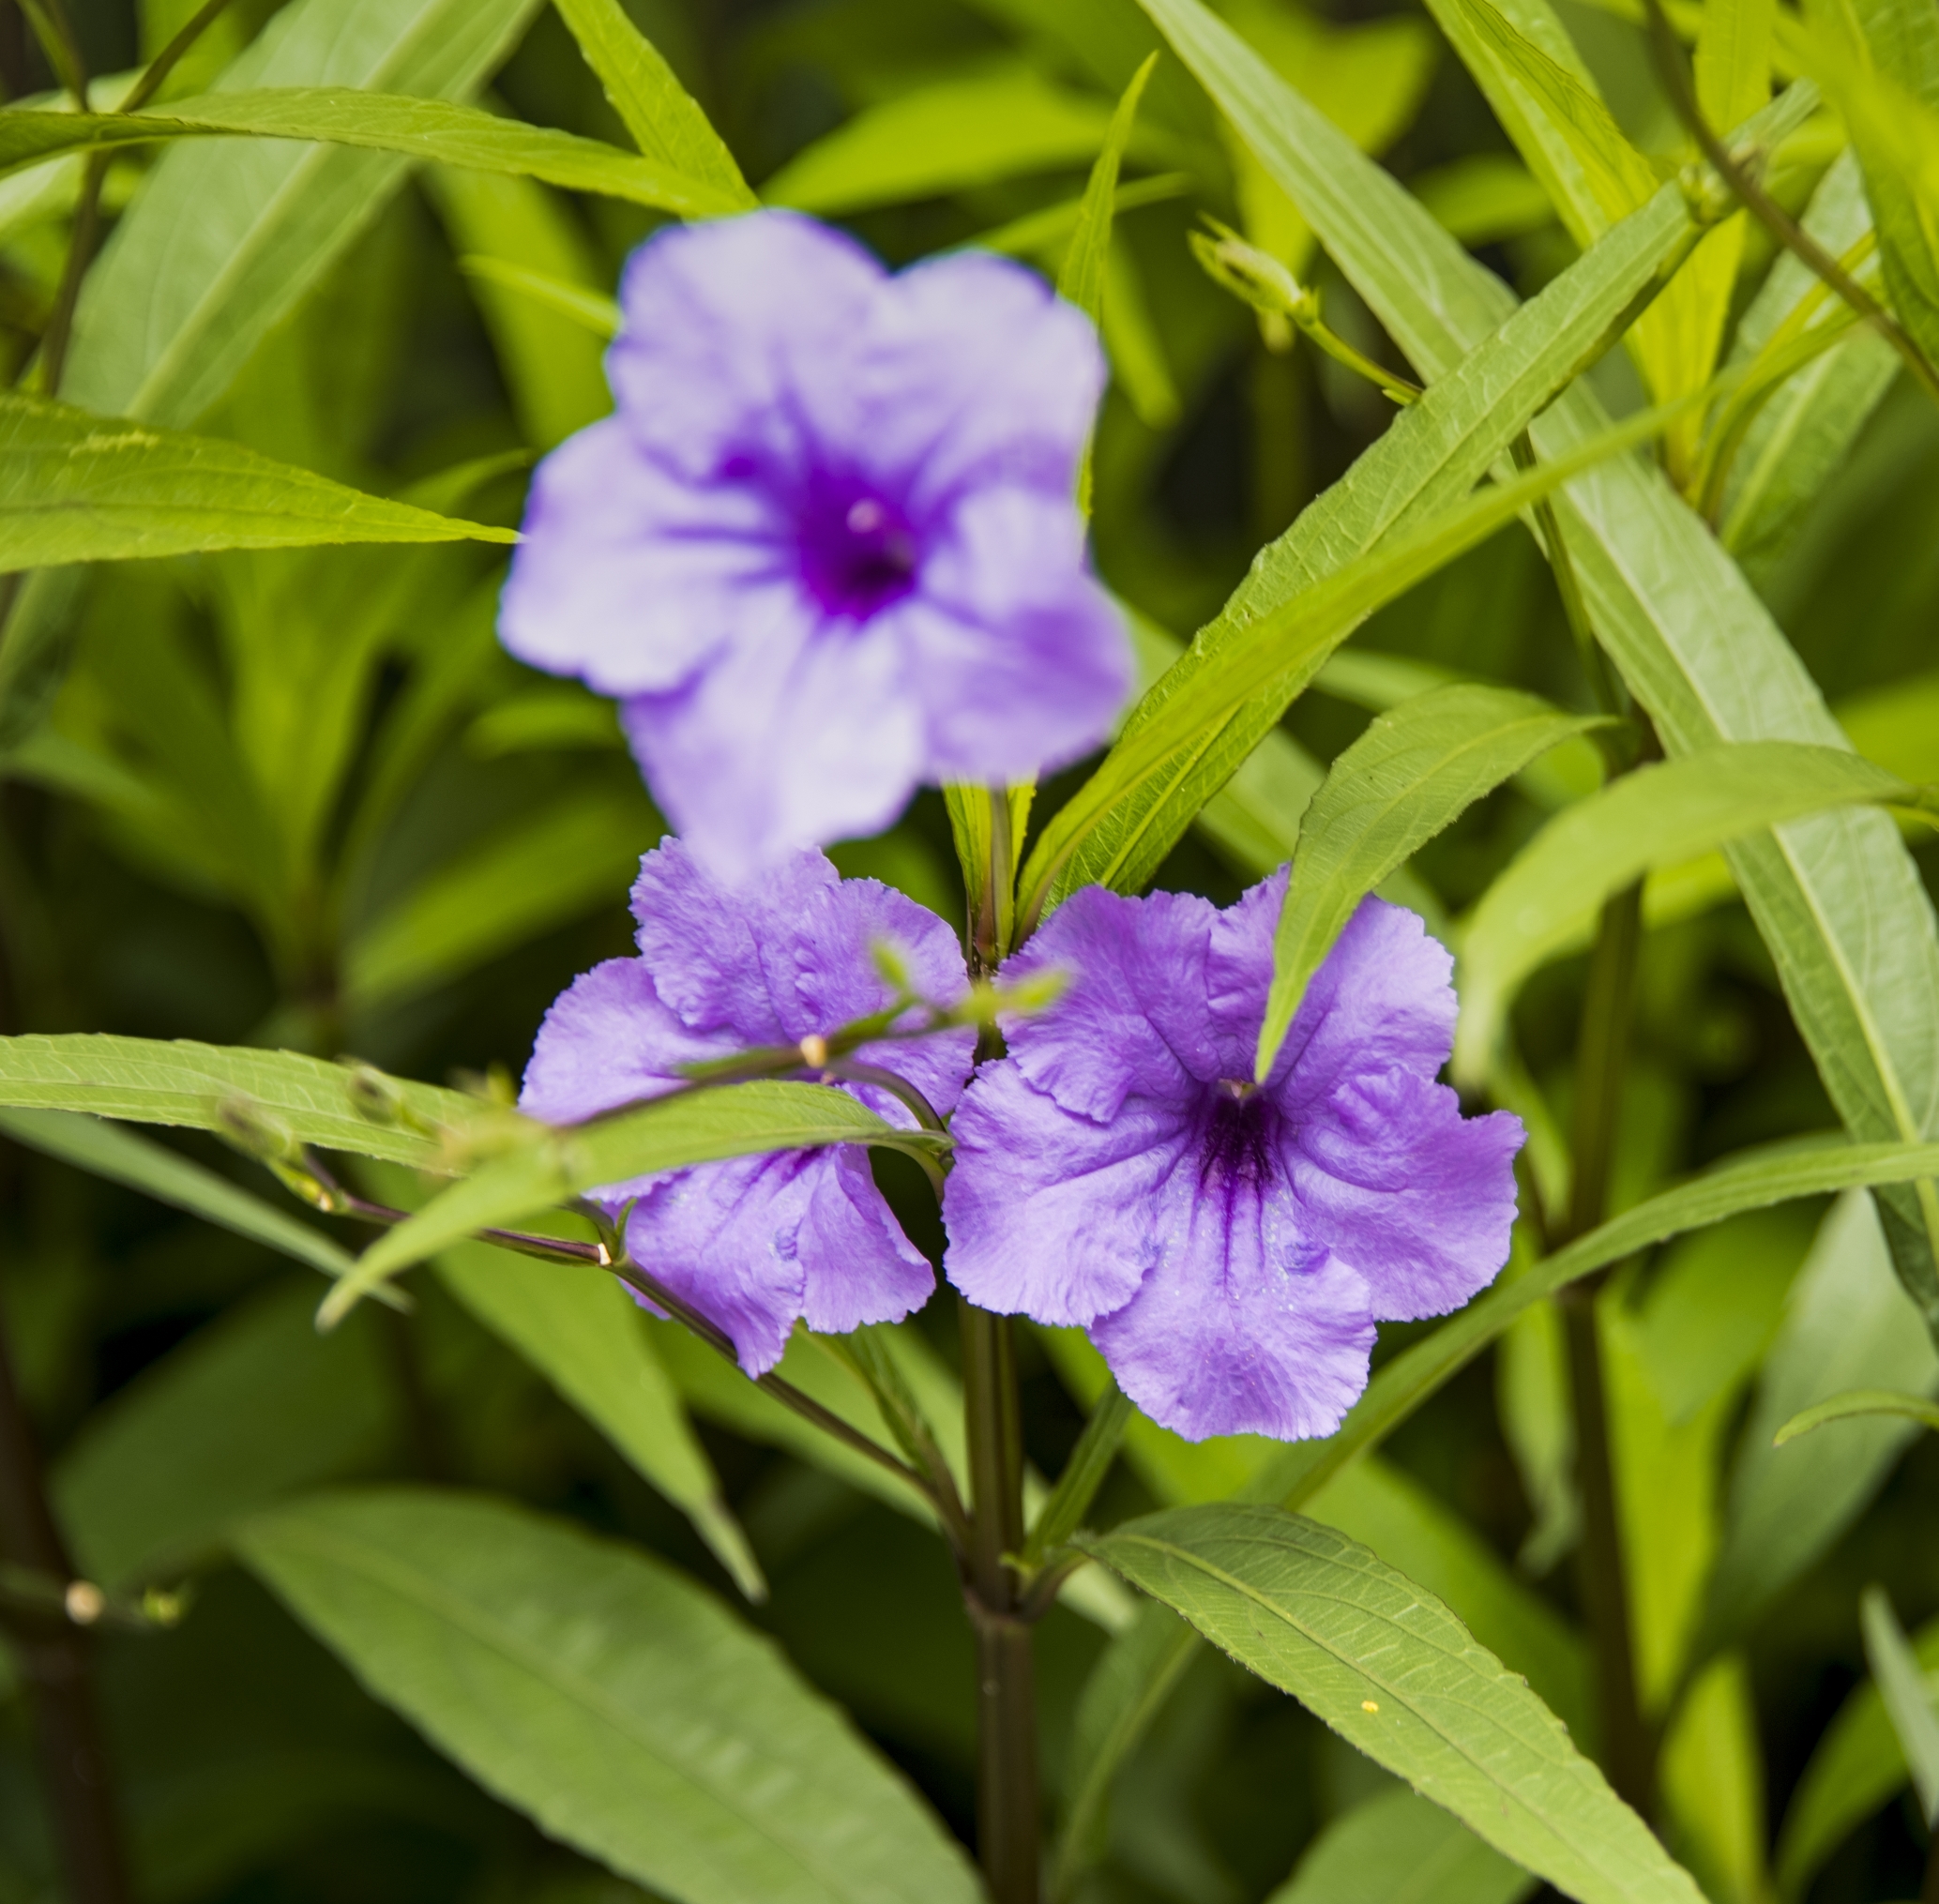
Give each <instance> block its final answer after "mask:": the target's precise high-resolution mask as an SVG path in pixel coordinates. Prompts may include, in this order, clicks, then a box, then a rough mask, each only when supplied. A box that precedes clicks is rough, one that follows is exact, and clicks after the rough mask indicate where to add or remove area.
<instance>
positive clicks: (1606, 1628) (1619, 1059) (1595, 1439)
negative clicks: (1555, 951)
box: [1557, 885, 1656, 1817]
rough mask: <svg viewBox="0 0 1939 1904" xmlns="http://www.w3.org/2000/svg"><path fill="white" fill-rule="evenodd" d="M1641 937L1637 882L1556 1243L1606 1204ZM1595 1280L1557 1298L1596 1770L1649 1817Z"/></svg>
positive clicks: (1608, 946) (1613, 962) (1579, 1088)
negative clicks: (1597, 1735)
mask: <svg viewBox="0 0 1939 1904" xmlns="http://www.w3.org/2000/svg"><path fill="white" fill-rule="evenodd" d="M1642 935H1643V888H1642V887H1641V886H1640V885H1633V886H1630V887H1628V888H1627V889H1626V890H1625V891H1623V892H1621V893H1618V894H1617V895H1616V896H1615V898H1613V899H1611V900H1610V901H1609V903H1608V904H1607V905H1606V906H1604V907H1603V909H1602V922H1601V927H1600V929H1599V930H1598V934H1597V939H1596V950H1595V953H1594V955H1593V957H1592V960H1591V962H1590V967H1589V986H1588V994H1587V997H1586V998H1585V999H1584V1001H1583V1029H1582V1039H1581V1044H1580V1047H1579V1050H1578V1056H1577V1063H1576V1098H1575V1129H1574V1143H1573V1149H1574V1163H1575V1174H1574V1181H1573V1186H1572V1189H1571V1194H1570V1198H1569V1210H1568V1230H1567V1234H1566V1235H1565V1236H1563V1237H1561V1238H1558V1239H1557V1241H1558V1242H1563V1243H1567V1242H1570V1241H1573V1239H1574V1238H1576V1237H1578V1236H1582V1235H1584V1234H1586V1233H1587V1232H1589V1231H1591V1230H1593V1229H1595V1228H1596V1227H1597V1226H1598V1224H1599V1223H1601V1221H1602V1220H1603V1218H1604V1216H1606V1215H1607V1213H1608V1206H1609V1183H1610V1171H1611V1165H1612V1163H1613V1157H1614V1154H1615V1133H1616V1126H1617V1121H1618V1118H1619V1116H1620V1113H1621V1108H1622V1096H1623V1079H1624V1074H1625V1072H1626V1070H1627V1069H1628V1049H1629V1019H1630V1013H1631V1009H1632V1006H1633V1004H1634V999H1635V990H1636V955H1637V950H1638V945H1639V943H1640V941H1641V939H1642ZM1602 1281H1603V1278H1602V1277H1585V1278H1584V1279H1583V1281H1582V1282H1580V1283H1577V1284H1575V1285H1574V1286H1572V1287H1571V1288H1570V1289H1569V1290H1568V1292H1567V1293H1566V1294H1565V1295H1564V1297H1563V1299H1562V1304H1561V1307H1562V1315H1563V1321H1564V1324H1565V1329H1566V1333H1567V1337H1568V1370H1569V1378H1570V1379H1569V1387H1570V1390H1571V1393H1572V1397H1573V1401H1574V1410H1575V1436H1576V1485H1577V1488H1578V1489H1579V1490H1580V1492H1581V1496H1582V1504H1583V1539H1582V1548H1581V1551H1580V1554H1579V1562H1580V1583H1581V1592H1582V1598H1583V1612H1584V1613H1585V1614H1586V1616H1587V1619H1588V1625H1589V1638H1590V1642H1591V1645H1592V1647H1593V1649H1594V1652H1595V1666H1596V1680H1597V1690H1598V1696H1599V1699H1598V1702H1599V1705H1600V1708H1601V1714H1602V1760H1603V1769H1604V1770H1605V1771H1606V1772H1607V1773H1608V1775H1609V1782H1610V1784H1611V1785H1612V1786H1613V1787H1614V1788H1615V1791H1616V1792H1617V1794H1618V1796H1620V1797H1622V1798H1624V1799H1626V1800H1628V1803H1629V1804H1630V1805H1631V1806H1634V1807H1635V1808H1636V1809H1637V1810H1638V1811H1640V1812H1642V1813H1643V1814H1644V1816H1645V1817H1647V1816H1648V1814H1649V1809H1650V1805H1651V1801H1652V1798H1653V1795H1654V1791H1655V1785H1656V1764H1655V1760H1656V1745H1655V1741H1654V1740H1653V1738H1652V1737H1651V1732H1650V1728H1649V1725H1648V1723H1647V1722H1646V1721H1645V1719H1644V1715H1643V1710H1642V1706H1641V1704H1640V1702H1639V1700H1638V1699H1637V1689H1636V1660H1635V1651H1634V1646H1633V1643H1632V1640H1631V1628H1630V1624H1629V1594H1628V1581H1627V1579H1626V1577H1625V1574H1624V1571H1623V1535H1622V1522H1621V1519H1620V1515H1619V1511H1618V1506H1617V1502H1616V1491H1615V1469H1614V1464H1613V1460H1612V1458H1611V1454H1610V1442H1609V1410H1608V1401H1607V1394H1606V1390H1605V1386H1604V1383H1603V1370H1602V1344H1601V1339H1600V1337H1599V1335H1598V1329H1597V1322H1596V1296H1597V1292H1598V1289H1599V1288H1600V1286H1601V1283H1602Z"/></svg>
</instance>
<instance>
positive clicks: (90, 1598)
mask: <svg viewBox="0 0 1939 1904" xmlns="http://www.w3.org/2000/svg"><path fill="white" fill-rule="evenodd" d="M61 1599H62V1604H63V1605H64V1606H65V1607H66V1608H67V1609H68V1619H70V1620H71V1621H73V1623H74V1624H75V1625H77V1626H92V1625H93V1624H94V1623H95V1622H96V1621H97V1620H98V1619H99V1618H100V1617H101V1615H102V1614H103V1613H105V1612H106V1611H107V1610H108V1596H107V1594H104V1593H102V1592H101V1590H100V1588H98V1586H96V1585H95V1583H94V1582H93V1581H92V1580H69V1581H68V1591H67V1592H66V1593H65V1594H63V1595H62V1596H61Z"/></svg>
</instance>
